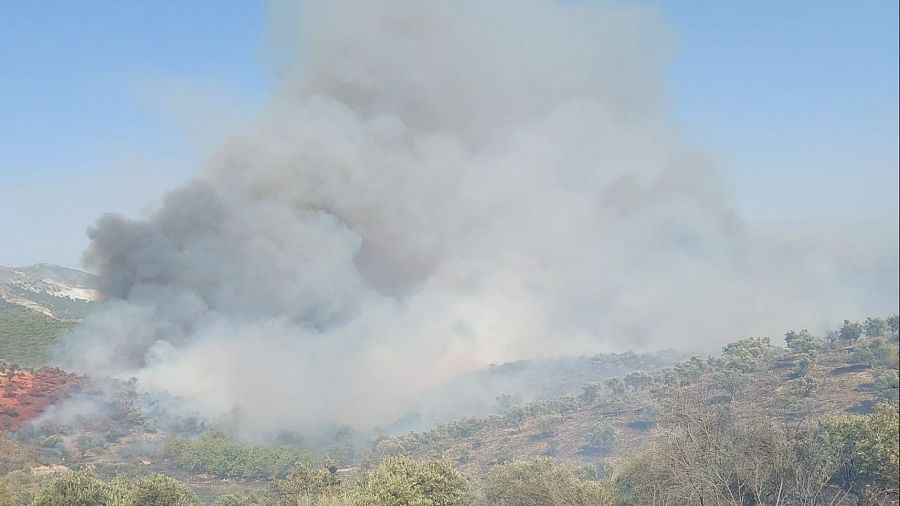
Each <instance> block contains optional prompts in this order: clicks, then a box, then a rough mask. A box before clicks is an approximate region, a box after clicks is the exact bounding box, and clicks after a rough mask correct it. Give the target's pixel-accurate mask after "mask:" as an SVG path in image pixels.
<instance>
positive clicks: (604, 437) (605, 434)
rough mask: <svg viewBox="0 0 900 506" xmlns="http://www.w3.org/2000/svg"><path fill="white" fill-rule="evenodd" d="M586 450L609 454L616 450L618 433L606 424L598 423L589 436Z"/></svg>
mask: <svg viewBox="0 0 900 506" xmlns="http://www.w3.org/2000/svg"><path fill="white" fill-rule="evenodd" d="M583 448H584V449H586V450H590V451H592V452H596V453H601V454H607V453H609V452H611V451H613V450H614V449H615V448H616V433H615V431H614V430H613V428H612V427H610V425H609V424H608V423H606V422H598V423H596V424H595V425H594V427H593V428H592V429H591V432H590V433H589V434H588V439H587V441H586V442H585V444H584V447H583Z"/></svg>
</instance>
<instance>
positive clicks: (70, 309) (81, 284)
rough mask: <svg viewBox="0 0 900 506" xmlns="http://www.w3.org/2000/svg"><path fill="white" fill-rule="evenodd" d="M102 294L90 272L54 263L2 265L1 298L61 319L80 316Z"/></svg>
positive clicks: (68, 319)
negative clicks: (27, 265) (20, 265)
mask: <svg viewBox="0 0 900 506" xmlns="http://www.w3.org/2000/svg"><path fill="white" fill-rule="evenodd" d="M99 298H100V292H98V291H97V290H96V289H95V278H94V276H93V275H92V274H89V273H87V272H82V271H79V270H75V269H69V268H67V267H61V266H58V265H52V264H35V265H32V266H29V267H4V266H0V300H4V301H6V302H8V303H11V304H16V305H19V306H22V307H25V308H28V309H30V310H32V311H36V312H38V313H41V314H44V315H46V316H50V317H52V318H56V319H58V320H65V321H71V320H79V319H80V318H81V317H82V316H83V315H84V312H85V311H86V310H87V308H88V307H89V306H90V304H91V303H93V302H95V301H97V300H98V299H99Z"/></svg>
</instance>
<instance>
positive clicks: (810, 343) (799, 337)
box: [784, 329, 819, 353]
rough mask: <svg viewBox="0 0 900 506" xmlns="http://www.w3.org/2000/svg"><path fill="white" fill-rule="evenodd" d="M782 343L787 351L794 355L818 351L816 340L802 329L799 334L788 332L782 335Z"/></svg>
mask: <svg viewBox="0 0 900 506" xmlns="http://www.w3.org/2000/svg"><path fill="white" fill-rule="evenodd" d="M784 343H785V344H786V345H787V347H788V349H789V350H791V351H794V352H796V353H810V352H814V351H816V350H817V349H818V347H819V346H818V344H817V343H816V338H815V337H814V336H813V335H812V334H810V333H809V331H808V330H806V329H803V330H801V331H800V332H795V331H793V330H792V331H790V332H788V333H787V334H785V335H784Z"/></svg>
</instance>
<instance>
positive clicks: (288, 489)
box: [273, 464, 345, 504]
mask: <svg viewBox="0 0 900 506" xmlns="http://www.w3.org/2000/svg"><path fill="white" fill-rule="evenodd" d="M273 486H274V488H275V491H276V493H277V494H278V497H279V498H280V499H281V501H282V502H283V503H284V504H304V503H305V504H319V503H320V502H323V501H325V499H326V498H334V497H340V496H343V495H345V489H344V485H343V483H342V482H341V480H339V479H338V477H337V468H336V467H335V466H333V465H332V466H329V467H320V468H313V467H310V466H309V465H307V464H303V465H301V466H298V467H297V468H296V469H294V470H293V471H291V472H290V473H289V474H288V475H287V476H286V477H285V478H284V479H282V480H275V481H274V482H273Z"/></svg>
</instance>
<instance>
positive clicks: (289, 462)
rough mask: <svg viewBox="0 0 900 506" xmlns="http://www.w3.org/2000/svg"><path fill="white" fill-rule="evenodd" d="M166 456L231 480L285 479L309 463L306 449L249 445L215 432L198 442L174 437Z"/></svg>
mask: <svg viewBox="0 0 900 506" xmlns="http://www.w3.org/2000/svg"><path fill="white" fill-rule="evenodd" d="M164 455H165V457H166V458H167V459H170V460H171V461H172V463H173V464H174V465H175V466H177V467H180V468H182V469H186V470H189V471H194V472H205V473H210V474H214V475H216V476H221V477H231V478H265V477H273V476H284V475H286V474H287V473H288V472H289V471H290V470H292V469H294V468H295V467H297V466H298V465H300V464H302V463H304V462H307V461H308V460H309V454H308V452H306V451H304V450H299V449H296V448H267V447H264V446H248V445H244V444H242V443H239V442H237V441H235V440H233V439H231V438H229V437H227V436H226V435H224V434H222V433H220V432H215V431H208V432H205V433H204V434H202V435H201V436H200V437H199V438H196V439H193V438H183V437H179V438H174V439H172V440H171V441H170V442H169V444H168V445H167V446H166V449H165V453H164Z"/></svg>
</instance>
